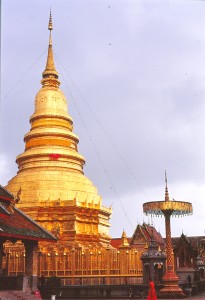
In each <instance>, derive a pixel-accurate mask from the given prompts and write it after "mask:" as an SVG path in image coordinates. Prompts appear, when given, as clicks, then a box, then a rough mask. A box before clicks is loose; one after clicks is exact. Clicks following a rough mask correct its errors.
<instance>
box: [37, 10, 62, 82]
mask: <svg viewBox="0 0 205 300" xmlns="http://www.w3.org/2000/svg"><path fill="white" fill-rule="evenodd" d="M48 30H50V35H49V44H48V57H47V62H46V68H45V71H44V72H43V74H42V75H43V79H42V80H41V83H42V85H43V87H44V86H54V87H58V86H59V85H60V81H59V80H58V72H57V71H56V68H55V63H54V57H53V45H52V36H51V31H52V30H53V21H52V15H51V10H50V17H49V22H48Z"/></svg>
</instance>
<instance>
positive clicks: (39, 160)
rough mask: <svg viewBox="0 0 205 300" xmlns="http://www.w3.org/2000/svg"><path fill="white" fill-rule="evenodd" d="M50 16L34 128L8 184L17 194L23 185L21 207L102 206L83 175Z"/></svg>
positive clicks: (18, 157)
mask: <svg viewBox="0 0 205 300" xmlns="http://www.w3.org/2000/svg"><path fill="white" fill-rule="evenodd" d="M52 29H53V26H52V18H51V15H50V19H49V30H50V37H49V46H48V56H47V62H46V67H45V70H44V72H43V74H42V77H43V79H42V80H41V83H42V88H41V89H40V90H39V92H38V93H37V95H36V98H35V111H34V114H33V115H32V116H31V117H30V123H31V129H30V131H29V132H28V133H27V134H26V135H25V137H24V141H25V151H24V152H23V153H22V154H20V155H18V156H17V159H16V162H17V164H18V168H19V171H18V173H17V175H16V176H15V177H14V178H12V179H11V180H10V181H9V182H8V185H7V189H8V190H9V191H11V192H12V193H13V194H16V193H17V191H18V190H19V188H20V187H21V191H22V192H21V202H20V204H19V206H20V207H29V206H33V205H37V204H38V203H39V204H40V203H45V202H47V201H48V202H52V201H57V200H58V199H60V200H61V201H73V199H75V200H76V199H77V202H79V203H84V202H85V201H86V202H88V203H89V202H90V203H91V202H92V203H94V204H95V205H97V206H100V205H101V197H100V196H99V195H98V192H97V189H96V187H95V186H94V185H93V184H92V182H91V181H90V180H89V179H88V178H87V177H86V176H84V174H83V165H84V163H85V160H84V158H83V156H82V155H80V154H79V153H78V149H77V144H78V142H79V139H78V137H77V135H76V134H74V133H73V131H72V130H73V121H72V118H71V117H70V115H69V114H68V108H67V101H66V98H65V96H64V94H63V92H62V91H61V90H60V88H59V85H60V82H59V80H58V72H57V71H56V68H55V63H54V57H53V49H52V38H51V30H52Z"/></svg>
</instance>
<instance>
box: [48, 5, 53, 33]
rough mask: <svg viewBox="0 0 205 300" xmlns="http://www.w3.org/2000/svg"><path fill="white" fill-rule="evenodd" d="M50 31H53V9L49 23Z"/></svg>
mask: <svg viewBox="0 0 205 300" xmlns="http://www.w3.org/2000/svg"><path fill="white" fill-rule="evenodd" d="M48 30H53V22H52V14H51V8H50V17H49V23H48Z"/></svg>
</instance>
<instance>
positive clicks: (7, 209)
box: [0, 185, 57, 242]
mask: <svg viewBox="0 0 205 300" xmlns="http://www.w3.org/2000/svg"><path fill="white" fill-rule="evenodd" d="M3 237H4V238H5V239H9V240H10V239H21V240H39V241H44V240H45V241H50V242H52V241H53V242H56V241H57V239H56V238H55V237H54V236H53V235H52V234H51V233H49V232H48V231H47V230H46V229H44V228H43V227H41V226H40V225H38V224H37V223H36V222H35V221H33V220H32V219H31V218H30V217H28V216H27V215H26V214H24V213H23V212H22V211H21V210H20V209H18V208H16V207H15V198H14V196H13V195H12V194H10V193H9V192H8V191H7V190H6V189H5V188H3V187H2V186H1V185H0V238H3Z"/></svg>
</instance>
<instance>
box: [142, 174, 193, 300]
mask: <svg viewBox="0 0 205 300" xmlns="http://www.w3.org/2000/svg"><path fill="white" fill-rule="evenodd" d="M165 183H166V186H165V200H164V201H156V202H147V203H144V204H143V212H144V213H145V214H146V215H151V216H164V218H165V230H166V250H167V268H166V272H165V275H164V276H163V283H164V287H163V288H162V289H161V290H160V293H159V297H160V298H161V297H162V298H170V299H172V298H176V297H178V298H184V297H185V295H184V293H183V291H182V289H181V288H180V287H179V284H178V281H179V278H178V276H177V275H176V274H175V271H174V263H173V258H172V251H173V249H172V240H171V223H170V219H171V216H178V217H179V216H186V215H191V214H192V211H193V210H192V204H191V203H189V202H182V201H175V200H173V201H171V200H170V199H169V193H168V188H167V176H166V172H165Z"/></svg>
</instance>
